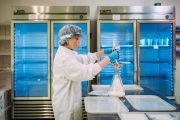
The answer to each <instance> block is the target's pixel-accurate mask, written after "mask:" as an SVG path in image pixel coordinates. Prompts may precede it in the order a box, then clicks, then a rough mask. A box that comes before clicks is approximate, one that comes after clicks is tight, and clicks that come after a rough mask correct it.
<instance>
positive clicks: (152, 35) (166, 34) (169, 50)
mask: <svg viewBox="0 0 180 120" xmlns="http://www.w3.org/2000/svg"><path fill="white" fill-rule="evenodd" d="M139 54H140V56H139V66H140V84H141V85H142V86H145V87H147V88H150V89H152V90H154V91H156V92H159V93H161V94H163V95H165V96H173V89H174V83H173V79H174V77H173V73H174V71H173V23H172V22H169V23H168V22H166V23H162V22H159V23H158V22H154V23H147V22H146V23H141V22H140V23H139Z"/></svg>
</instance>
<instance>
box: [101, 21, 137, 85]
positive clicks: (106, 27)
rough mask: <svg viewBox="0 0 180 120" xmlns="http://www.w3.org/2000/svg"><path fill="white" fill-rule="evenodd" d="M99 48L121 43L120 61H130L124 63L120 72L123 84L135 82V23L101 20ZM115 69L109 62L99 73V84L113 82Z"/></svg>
mask: <svg viewBox="0 0 180 120" xmlns="http://www.w3.org/2000/svg"><path fill="white" fill-rule="evenodd" d="M98 25H99V31H98V33H99V41H98V42H99V46H98V47H99V49H100V50H103V49H107V48H112V47H113V41H114V43H115V44H118V45H120V59H119V61H120V62H129V64H124V65H123V66H122V67H121V68H120V70H119V74H120V76H121V78H122V82H123V84H133V83H134V67H135V66H134V23H133V22H129V23H128V22H126V23H121V22H117V23H116V22H114V23H110V22H108V21H105V22H101V21H100V22H99V24H98ZM113 74H114V69H113V67H112V65H111V64H108V65H107V66H106V67H105V68H104V69H103V70H102V71H101V72H100V75H99V84H111V82H112V78H113Z"/></svg>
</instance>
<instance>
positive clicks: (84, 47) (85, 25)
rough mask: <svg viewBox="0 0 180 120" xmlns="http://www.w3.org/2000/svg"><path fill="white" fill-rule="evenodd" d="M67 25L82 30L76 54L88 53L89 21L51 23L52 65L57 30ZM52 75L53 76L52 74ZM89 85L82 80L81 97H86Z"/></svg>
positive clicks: (56, 41) (55, 49)
mask: <svg viewBox="0 0 180 120" xmlns="http://www.w3.org/2000/svg"><path fill="white" fill-rule="evenodd" d="M67 24H73V25H76V26H79V27H80V28H81V29H82V38H81V42H80V47H79V48H78V49H77V50H76V51H77V52H78V53H80V54H87V53H88V52H89V49H90V47H89V45H90V44H89V34H90V31H89V30H90V27H89V20H83V21H82V20H81V21H75V20H74V21H68V20H66V21H52V23H51V30H52V34H51V36H52V38H51V39H52V44H51V45H52V46H51V51H52V56H51V58H52V65H53V60H54V57H55V54H56V52H57V49H58V47H59V45H58V41H59V38H58V32H59V30H60V29H61V28H62V27H63V26H64V25H67ZM52 75H53V74H52ZM88 85H89V83H88V81H86V80H84V81H83V82H82V96H86V95H87V92H88V89H89V87H88Z"/></svg>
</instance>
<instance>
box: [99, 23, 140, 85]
mask: <svg viewBox="0 0 180 120" xmlns="http://www.w3.org/2000/svg"><path fill="white" fill-rule="evenodd" d="M101 23H120V24H123V23H132V24H133V31H134V34H133V35H134V41H133V42H134V47H133V52H134V83H137V65H136V64H137V63H136V61H137V57H136V56H137V53H136V48H137V43H136V21H135V20H118V21H112V20H98V21H97V50H98V51H100V24H101ZM98 76H99V77H100V74H99V75H98ZM99 77H98V82H97V83H98V84H100V81H99Z"/></svg>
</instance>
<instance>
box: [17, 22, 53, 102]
mask: <svg viewBox="0 0 180 120" xmlns="http://www.w3.org/2000/svg"><path fill="white" fill-rule="evenodd" d="M13 27H14V28H13V39H14V46H13V47H14V48H13V49H14V51H13V52H14V60H13V63H14V66H13V67H14V68H13V69H14V74H13V79H14V81H13V85H14V97H15V99H25V100H26V99H28V100H31V99H42V98H44V99H50V98H49V97H50V95H49V93H50V89H49V79H48V76H49V74H48V72H49V62H48V61H49V56H48V55H49V54H48V46H49V44H48V41H49V38H48V37H49V35H48V27H49V25H48V23H47V22H42V23H40V22H37V23H36V22H14V23H13Z"/></svg>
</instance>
